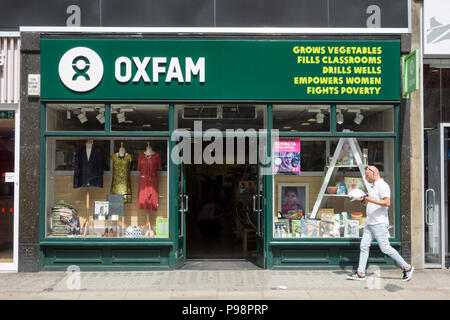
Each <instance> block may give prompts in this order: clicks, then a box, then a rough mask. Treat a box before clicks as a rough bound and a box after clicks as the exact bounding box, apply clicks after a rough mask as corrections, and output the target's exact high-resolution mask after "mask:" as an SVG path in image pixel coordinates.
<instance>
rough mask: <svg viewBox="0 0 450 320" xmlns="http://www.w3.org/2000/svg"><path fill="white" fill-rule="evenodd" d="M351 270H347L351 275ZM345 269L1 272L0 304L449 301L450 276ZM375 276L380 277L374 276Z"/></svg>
mask: <svg viewBox="0 0 450 320" xmlns="http://www.w3.org/2000/svg"><path fill="white" fill-rule="evenodd" d="M350 271H351V270H350ZM346 273H348V272H346V271H344V270H328V271H301V270H295V271H273V270H208V271H204V270H202V271H198V270H174V271H146V272H133V271H130V272H125V271H120V272H81V273H79V274H77V273H72V274H68V273H66V272H39V273H1V274H0V300H15V299H33V300H35V299H70V300H77V299H82V300H86V299H95V300H100V299H102V300H103V299H108V300H110V299H120V300H126V299H132V300H136V299H148V300H153V299H156V300H172V299H176V300H180V299H190V300H197V299H201V300H209V299H212V300H221V299H226V300H264V299H271V300H277V299H283V300H297V299H301V300H329V299H333V300H334V299H339V300H341V299H352V300H358V299H362V300H368V299H370V300H372V299H377V300H378V299H383V300H384V299H396V300H409V299H419V300H424V299H431V300H450V271H449V270H448V269H447V270H416V271H414V275H413V278H412V279H411V281H409V282H403V281H401V280H400V278H401V271H400V270H399V269H395V270H375V271H373V270H372V273H369V272H368V274H367V276H368V278H367V280H366V281H351V280H347V279H346V278H345V274H346ZM378 273H379V275H377V274H378Z"/></svg>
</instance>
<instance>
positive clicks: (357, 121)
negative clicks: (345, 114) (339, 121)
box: [353, 110, 364, 125]
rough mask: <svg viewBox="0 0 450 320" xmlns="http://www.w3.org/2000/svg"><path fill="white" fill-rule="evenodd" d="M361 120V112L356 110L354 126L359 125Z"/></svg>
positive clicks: (362, 117)
mask: <svg viewBox="0 0 450 320" xmlns="http://www.w3.org/2000/svg"><path fill="white" fill-rule="evenodd" d="M363 119H364V116H363V115H362V114H361V112H360V111H359V110H358V111H357V112H356V117H355V119H354V120H353V121H354V122H355V123H356V124H358V125H359V124H361V122H362V121H363Z"/></svg>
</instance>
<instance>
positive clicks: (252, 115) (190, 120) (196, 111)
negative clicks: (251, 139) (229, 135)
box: [175, 104, 266, 131]
mask: <svg viewBox="0 0 450 320" xmlns="http://www.w3.org/2000/svg"><path fill="white" fill-rule="evenodd" d="M175 112H176V118H177V119H178V120H177V128H179V129H186V130H188V131H194V129H197V128H200V131H205V130H208V129H217V130H220V131H226V130H227V129H228V130H237V129H242V130H248V129H254V130H259V129H263V128H264V125H265V123H266V118H265V117H266V106H265V105H235V104H225V105H209V104H208V105H177V106H176V109H175ZM194 124H197V128H194Z"/></svg>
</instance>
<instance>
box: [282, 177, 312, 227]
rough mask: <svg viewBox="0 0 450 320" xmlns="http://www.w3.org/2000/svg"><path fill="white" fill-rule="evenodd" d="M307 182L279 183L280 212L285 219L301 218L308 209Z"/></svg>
mask: <svg viewBox="0 0 450 320" xmlns="http://www.w3.org/2000/svg"><path fill="white" fill-rule="evenodd" d="M308 189H309V185H308V184H307V183H279V184H278V213H279V216H280V217H281V218H283V219H301V218H303V217H304V216H305V214H306V211H305V210H308V198H309V192H308Z"/></svg>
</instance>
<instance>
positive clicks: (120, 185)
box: [111, 154, 133, 203]
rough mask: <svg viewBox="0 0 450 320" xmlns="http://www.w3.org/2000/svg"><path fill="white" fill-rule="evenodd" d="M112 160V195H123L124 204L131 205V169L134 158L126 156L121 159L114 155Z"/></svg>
mask: <svg viewBox="0 0 450 320" xmlns="http://www.w3.org/2000/svg"><path fill="white" fill-rule="evenodd" d="M111 160H112V161H113V174H112V182H111V194H123V200H124V203H131V178H130V167H131V161H132V160H133V156H132V155H131V154H126V155H125V156H123V157H120V156H119V155H118V154H113V155H112V156H111Z"/></svg>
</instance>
